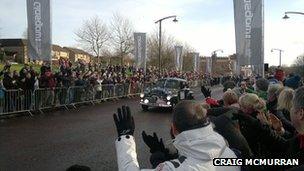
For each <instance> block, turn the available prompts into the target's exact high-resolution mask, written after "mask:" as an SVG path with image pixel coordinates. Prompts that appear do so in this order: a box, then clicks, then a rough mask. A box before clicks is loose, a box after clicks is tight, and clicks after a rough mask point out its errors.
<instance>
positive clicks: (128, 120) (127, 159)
mask: <svg viewBox="0 0 304 171" xmlns="http://www.w3.org/2000/svg"><path fill="white" fill-rule="evenodd" d="M113 118H114V122H115V125H116V128H117V133H118V138H117V139H116V140H115V147H116V154H117V163H118V170H119V171H139V170H140V167H139V164H138V161H137V154H136V144H135V140H134V137H133V133H134V129H135V124H134V119H133V116H132V115H131V111H130V108H129V107H128V106H122V108H118V109H117V114H114V115H113ZM172 168H174V166H173V165H172V164H170V163H167V162H166V163H161V164H160V165H159V166H157V167H156V169H155V170H158V171H161V170H162V171H170V170H172ZM144 170H146V171H148V170H150V171H152V170H154V169H144ZM144 170H142V171H144Z"/></svg>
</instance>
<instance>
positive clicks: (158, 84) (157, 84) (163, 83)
mask: <svg viewBox="0 0 304 171" xmlns="http://www.w3.org/2000/svg"><path fill="white" fill-rule="evenodd" d="M165 82H166V80H158V81H156V83H155V85H154V87H161V88H163V87H164V86H165Z"/></svg>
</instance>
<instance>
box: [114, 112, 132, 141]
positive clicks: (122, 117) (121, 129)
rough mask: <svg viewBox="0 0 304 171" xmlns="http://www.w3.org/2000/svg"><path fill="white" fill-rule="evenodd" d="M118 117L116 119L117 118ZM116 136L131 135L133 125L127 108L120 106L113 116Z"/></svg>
mask: <svg viewBox="0 0 304 171" xmlns="http://www.w3.org/2000/svg"><path fill="white" fill-rule="evenodd" d="M117 115H118V117H117ZM113 118H114V122H115V125H116V129H117V133H118V136H122V135H133V133H134V129H135V124H134V119H133V116H131V111H130V108H129V106H122V108H118V109H117V114H113Z"/></svg>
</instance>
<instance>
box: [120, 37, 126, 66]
mask: <svg viewBox="0 0 304 171" xmlns="http://www.w3.org/2000/svg"><path fill="white" fill-rule="evenodd" d="M123 43H125V41H124V40H123V41H121V42H120V55H121V59H120V60H121V61H120V63H121V66H123V55H124V54H123V52H122V45H123Z"/></svg>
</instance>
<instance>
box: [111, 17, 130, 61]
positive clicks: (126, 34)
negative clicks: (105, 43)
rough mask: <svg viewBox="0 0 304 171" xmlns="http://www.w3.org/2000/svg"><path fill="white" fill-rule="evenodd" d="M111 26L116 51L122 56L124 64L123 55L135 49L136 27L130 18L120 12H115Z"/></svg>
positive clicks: (112, 40)
mask: <svg viewBox="0 0 304 171" xmlns="http://www.w3.org/2000/svg"><path fill="white" fill-rule="evenodd" d="M110 28H111V43H112V45H113V47H114V49H113V50H114V53H115V54H116V55H117V56H119V57H121V64H123V57H124V56H125V55H128V54H130V53H131V52H132V50H133V45H134V38H133V33H134V27H133V25H132V23H131V21H130V20H129V19H127V18H125V17H123V16H121V15H119V14H113V17H112V22H111V25H110Z"/></svg>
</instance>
